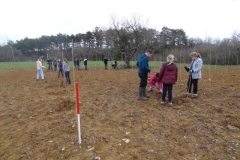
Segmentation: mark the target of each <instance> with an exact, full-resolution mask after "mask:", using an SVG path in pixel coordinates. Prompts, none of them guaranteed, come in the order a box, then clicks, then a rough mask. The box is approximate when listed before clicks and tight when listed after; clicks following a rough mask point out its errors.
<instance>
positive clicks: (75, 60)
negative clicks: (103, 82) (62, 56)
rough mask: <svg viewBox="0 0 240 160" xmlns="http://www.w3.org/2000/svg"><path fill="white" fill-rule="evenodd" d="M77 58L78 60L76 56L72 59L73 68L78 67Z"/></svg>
mask: <svg viewBox="0 0 240 160" xmlns="http://www.w3.org/2000/svg"><path fill="white" fill-rule="evenodd" d="M77 60H78V59H77V58H74V61H73V63H74V69H75V70H77V69H78V64H77Z"/></svg>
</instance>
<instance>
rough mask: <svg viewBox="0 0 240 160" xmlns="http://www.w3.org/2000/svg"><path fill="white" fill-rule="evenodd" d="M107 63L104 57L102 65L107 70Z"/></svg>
mask: <svg viewBox="0 0 240 160" xmlns="http://www.w3.org/2000/svg"><path fill="white" fill-rule="evenodd" d="M108 61H109V60H108V59H107V57H105V58H104V59H103V63H104V66H105V69H107V65H108Z"/></svg>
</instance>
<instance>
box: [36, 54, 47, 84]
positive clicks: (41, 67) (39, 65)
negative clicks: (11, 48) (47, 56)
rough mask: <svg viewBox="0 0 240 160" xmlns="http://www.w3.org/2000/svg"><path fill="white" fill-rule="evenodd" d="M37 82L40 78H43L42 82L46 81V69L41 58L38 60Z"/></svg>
mask: <svg viewBox="0 0 240 160" xmlns="http://www.w3.org/2000/svg"><path fill="white" fill-rule="evenodd" d="M36 63H37V76H36V78H37V80H38V79H39V76H41V78H42V80H43V79H44V73H43V68H45V66H43V65H42V59H41V58H39V59H38V60H37V62H36Z"/></svg>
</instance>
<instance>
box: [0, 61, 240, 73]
mask: <svg viewBox="0 0 240 160" xmlns="http://www.w3.org/2000/svg"><path fill="white" fill-rule="evenodd" d="M69 64H70V67H71V68H72V67H73V63H72V61H70V62H69ZM82 64H83V63H82V62H81V64H80V65H81V66H80V67H81V68H82ZM130 64H131V66H136V61H131V62H130ZM176 64H177V66H178V68H179V69H180V68H182V69H183V67H184V66H185V65H186V66H189V65H190V64H185V63H176ZM43 65H44V66H46V67H48V64H47V62H46V61H45V62H44V64H43ZM121 65H125V62H123V61H118V67H119V66H121ZM149 66H150V68H152V69H155V70H159V69H160V67H161V66H162V63H161V62H159V61H149ZM35 67H36V62H0V72H4V71H7V70H10V69H19V68H35ZM110 67H111V62H109V63H108V68H110ZM88 68H90V69H91V68H99V69H101V68H104V63H103V62H102V61H88ZM236 68H240V66H237V65H233V66H228V65H205V64H204V65H203V67H202V69H203V70H218V71H221V70H222V71H226V70H228V69H236Z"/></svg>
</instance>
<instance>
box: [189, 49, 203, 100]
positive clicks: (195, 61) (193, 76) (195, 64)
mask: <svg viewBox="0 0 240 160" xmlns="http://www.w3.org/2000/svg"><path fill="white" fill-rule="evenodd" d="M190 56H191V58H192V62H191V64H190V67H189V68H188V67H187V66H185V67H184V68H185V69H186V71H187V72H190V76H189V79H188V83H187V85H188V86H187V93H186V94H185V95H186V96H188V95H190V93H191V90H192V85H193V94H192V97H193V98H194V97H197V96H198V95H197V92H198V79H199V78H202V73H201V69H202V64H203V61H202V58H201V55H200V54H199V53H197V52H192V53H190Z"/></svg>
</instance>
